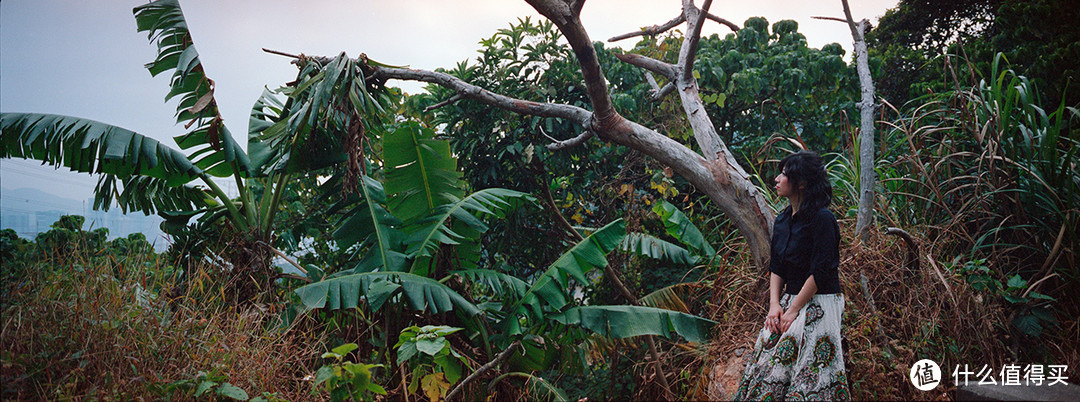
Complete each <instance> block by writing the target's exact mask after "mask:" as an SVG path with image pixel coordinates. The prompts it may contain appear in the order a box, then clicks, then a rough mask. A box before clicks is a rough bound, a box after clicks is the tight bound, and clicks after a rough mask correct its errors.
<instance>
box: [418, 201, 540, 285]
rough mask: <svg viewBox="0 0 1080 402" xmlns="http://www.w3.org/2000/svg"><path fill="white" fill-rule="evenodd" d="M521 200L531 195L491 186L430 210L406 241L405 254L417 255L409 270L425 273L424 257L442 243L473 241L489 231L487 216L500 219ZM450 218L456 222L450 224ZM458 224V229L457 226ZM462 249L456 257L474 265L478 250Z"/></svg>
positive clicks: (451, 243)
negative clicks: (470, 251)
mask: <svg viewBox="0 0 1080 402" xmlns="http://www.w3.org/2000/svg"><path fill="white" fill-rule="evenodd" d="M521 201H530V202H531V201H532V197H530V196H529V195H528V194H525V193H522V192H518V191H513V190H507V189H502V188H488V189H484V190H480V191H477V192H474V193H472V194H469V196H467V197H465V198H462V199H458V200H454V201H451V202H450V203H448V204H443V205H440V206H438V207H436V208H435V209H433V210H431V211H430V212H429V214H428V216H426V217H424V218H421V219H419V220H417V221H416V222H415V224H414V225H413V227H412V230H411V233H410V234H409V237H408V239H407V240H406V243H407V244H408V248H407V249H406V253H407V254H409V255H410V256H412V257H413V258H415V260H414V264H413V267H412V270H411V271H410V272H413V273H418V272H422V269H421V268H422V267H423V263H424V261H425V257H430V256H432V255H433V254H434V253H435V252H436V251H437V250H438V249H439V245H443V244H445V245H459V244H462V243H474V242H476V241H477V240H478V239H479V236H480V235H481V234H483V233H484V232H486V231H487V230H488V226H487V224H485V223H484V219H490V218H496V219H500V218H503V217H504V216H506V212H507V211H509V210H511V209H513V208H516V207H517V206H518V205H519V204H520V203H521ZM451 221H453V222H455V223H456V225H451ZM454 226H456V228H455V227H454ZM466 254H470V253H468V250H466V249H465V248H459V249H458V253H457V258H458V259H459V260H467V261H463V264H462V265H464V266H469V267H471V266H473V265H475V263H471V262H473V261H474V260H475V259H476V258H479V256H478V255H475V253H471V254H473V255H466Z"/></svg>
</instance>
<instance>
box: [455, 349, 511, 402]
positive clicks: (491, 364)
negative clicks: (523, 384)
mask: <svg viewBox="0 0 1080 402" xmlns="http://www.w3.org/2000/svg"><path fill="white" fill-rule="evenodd" d="M518 345H521V341H514V343H511V344H510V346H509V347H507V348H506V350H504V351H502V352H501V353H499V355H498V356H495V358H494V359H491V361H489V362H487V363H486V364H484V365H483V366H480V368H478V369H476V371H474V372H473V373H472V374H469V376H468V377H465V380H463V381H461V382H460V383H458V385H457V386H455V387H454V389H452V390H450V393H448V394H446V400H447V401H449V400H451V399H454V396H457V394H458V392H461V390H462V389H463V388H465V385H466V384H468V383H470V382H473V380H476V379H477V378H478V377H480V375H481V374H484V373H485V372H487V371H488V370H491V369H492V368H494V367H496V366H498V365H499V363H501V362H502V361H503V360H506V358H508V357H510V353H511V352H513V351H514V348H516V347H517V346H518Z"/></svg>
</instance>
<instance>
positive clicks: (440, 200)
mask: <svg viewBox="0 0 1080 402" xmlns="http://www.w3.org/2000/svg"><path fill="white" fill-rule="evenodd" d="M434 137H435V132H434V131H432V130H431V129H429V128H426V127H421V126H420V125H419V124H416V123H408V124H406V125H405V126H404V127H401V128H399V129H397V130H395V131H394V132H392V133H389V134H387V135H386V137H385V138H383V161H385V165H386V195H387V196H388V197H389V207H390V211H391V212H392V213H393V214H394V216H397V217H398V218H400V219H401V220H402V221H404V222H405V223H406V224H411V223H412V222H413V221H415V220H417V219H419V218H420V217H423V216H425V215H427V214H428V213H430V212H431V211H432V210H434V209H435V208H436V207H438V206H440V205H445V204H450V203H453V202H456V201H458V200H460V199H461V198H462V197H464V196H465V192H464V190H463V184H464V183H463V182H462V181H461V172H458V171H457V159H456V158H454V157H453V155H452V154H451V153H450V142H449V140H445V139H443V140H439V139H435V138H434Z"/></svg>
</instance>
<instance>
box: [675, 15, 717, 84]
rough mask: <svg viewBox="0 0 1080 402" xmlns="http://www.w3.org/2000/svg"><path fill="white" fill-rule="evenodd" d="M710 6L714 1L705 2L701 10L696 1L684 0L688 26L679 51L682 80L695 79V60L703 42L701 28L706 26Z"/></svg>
mask: <svg viewBox="0 0 1080 402" xmlns="http://www.w3.org/2000/svg"><path fill="white" fill-rule="evenodd" d="M710 6H712V0H705V3H703V4H702V5H701V8H700V9H699V8H697V7H695V6H694V0H683V10H684V11H683V13H684V15H686V22H687V24H688V26H687V32H686V38H685V39H684V40H683V45H682V48H680V49H679V64H680V67H682V79H683V80H685V81H689V80H690V79H692V78H693V74H694V58H695V57H697V48H698V43H699V42H701V26H702V25H704V22H705V14H706V13H708V12H709V7H710Z"/></svg>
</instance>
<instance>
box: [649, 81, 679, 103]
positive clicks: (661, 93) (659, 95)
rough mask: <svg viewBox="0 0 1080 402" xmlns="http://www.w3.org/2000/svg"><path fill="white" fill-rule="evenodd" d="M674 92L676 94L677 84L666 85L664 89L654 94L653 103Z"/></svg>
mask: <svg viewBox="0 0 1080 402" xmlns="http://www.w3.org/2000/svg"><path fill="white" fill-rule="evenodd" d="M672 92H675V83H674V82H669V83H667V85H664V87H663V88H660V90H659V91H656V92H655V93H653V96H652V100H653V101H658V100H661V99H664V97H665V96H668V94H670V93H672Z"/></svg>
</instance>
